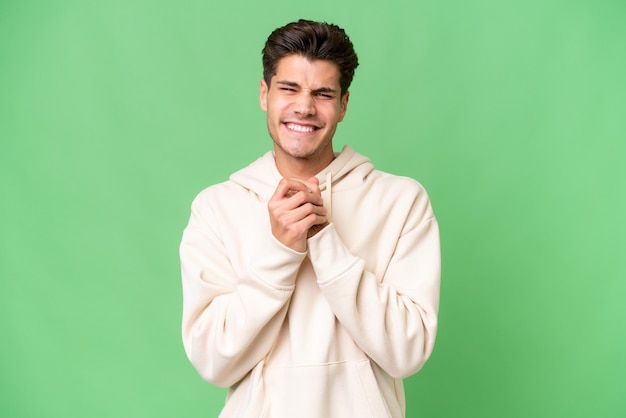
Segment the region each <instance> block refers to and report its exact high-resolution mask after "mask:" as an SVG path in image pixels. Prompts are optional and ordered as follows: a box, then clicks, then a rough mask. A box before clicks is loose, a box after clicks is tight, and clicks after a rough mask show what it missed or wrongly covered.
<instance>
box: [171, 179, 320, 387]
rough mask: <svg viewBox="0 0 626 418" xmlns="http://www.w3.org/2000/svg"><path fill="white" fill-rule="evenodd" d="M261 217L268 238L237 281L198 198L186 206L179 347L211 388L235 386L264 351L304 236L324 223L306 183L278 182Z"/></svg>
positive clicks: (279, 318)
mask: <svg viewBox="0 0 626 418" xmlns="http://www.w3.org/2000/svg"><path fill="white" fill-rule="evenodd" d="M268 211H269V219H270V223H271V226H272V235H269V234H268V236H267V237H266V238H265V239H264V240H262V243H261V244H262V245H259V247H258V251H256V252H255V254H254V258H253V259H252V260H251V261H250V263H249V264H248V265H247V266H246V267H247V268H246V270H245V272H244V273H243V274H237V273H236V272H235V269H234V268H233V266H232V265H231V262H230V257H229V254H228V253H227V251H226V249H225V248H224V245H223V244H222V241H221V239H220V237H219V234H218V233H217V230H216V229H217V228H216V225H218V223H219V222H220V220H219V219H216V218H215V216H214V214H213V211H212V210H211V207H210V204H209V198H208V197H207V196H206V195H201V196H199V197H198V198H197V199H196V200H195V201H194V203H193V205H192V214H191V218H190V220H189V224H188V226H187V228H186V229H185V232H184V234H183V239H182V243H181V246H180V256H181V266H182V276H183V342H184V346H185V350H186V352H187V355H188V357H189V359H190V360H191V362H192V364H193V365H194V366H195V367H196V369H197V370H198V372H199V373H200V374H201V375H202V377H203V378H204V379H206V380H207V381H209V382H211V383H213V384H215V385H218V386H222V387H228V386H231V385H233V384H234V383H236V382H237V381H239V380H240V379H241V378H243V377H244V376H245V375H246V374H247V373H248V372H249V371H250V370H251V369H252V368H253V367H254V366H255V365H256V364H257V363H258V362H259V361H261V360H262V359H263V357H265V356H266V355H267V353H268V352H269V351H270V350H271V348H272V346H273V344H274V342H275V340H276V337H277V335H278V332H279V330H280V327H281V325H282V323H283V321H284V318H285V315H286V313H287V308H288V303H287V301H288V300H289V298H290V297H291V295H292V293H293V290H294V287H295V279H296V275H297V273H298V269H299V268H300V265H301V263H302V261H303V260H304V258H305V256H306V253H305V251H306V238H307V233H308V231H309V229H310V228H311V227H312V226H313V225H319V224H325V223H326V217H325V212H326V209H324V207H323V206H322V200H321V195H320V193H319V189H318V188H317V184H315V183H311V182H309V181H298V180H290V179H284V180H283V181H281V182H280V184H279V185H278V187H277V188H276V191H275V193H274V195H273V196H272V198H271V199H270V201H269V203H268ZM222 221H223V220H222Z"/></svg>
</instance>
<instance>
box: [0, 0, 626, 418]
mask: <svg viewBox="0 0 626 418" xmlns="http://www.w3.org/2000/svg"><path fill="white" fill-rule="evenodd" d="M300 17H306V18H311V19H318V20H326V21H330V22H334V23H338V24H339V25H341V26H343V27H345V29H346V30H347V32H348V33H349V35H350V36H351V38H352V40H353V42H354V44H355V46H356V49H357V53H358V54H359V57H360V62H361V66H360V68H358V70H357V74H356V77H355V81H354V83H353V86H352V88H351V101H350V106H349V111H348V114H347V117H346V120H345V121H344V123H342V124H341V125H340V128H339V130H338V133H337V136H336V141H335V144H336V148H339V147H340V146H341V145H343V144H345V143H349V144H351V145H353V146H354V147H355V148H356V149H357V150H358V151H360V152H361V153H363V154H365V155H368V156H369V157H371V159H372V160H373V162H374V163H375V165H376V166H377V167H378V168H380V169H383V170H385V171H390V172H393V173H397V174H402V175H407V176H411V177H414V178H416V179H418V180H419V181H420V182H422V183H423V184H424V185H425V186H426V188H427V189H428V191H429V193H430V196H431V199H432V203H433V206H434V209H435V212H436V214H437V216H438V218H439V222H440V225H441V236H442V251H443V282H442V302H441V312H440V332H439V337H438V341H437V345H436V347H435V352H434V354H433V356H432V358H431V360H430V361H429V362H428V363H427V365H426V366H425V367H424V369H423V370H422V371H421V372H420V373H418V374H417V375H415V376H413V377H411V378H409V379H408V380H407V381H406V391H407V404H408V417H442V418H450V417H498V418H500V417H550V418H552V417H625V416H626V326H625V325H624V323H625V320H626V303H624V298H625V296H626V280H625V279H626V268H625V265H626V264H625V262H624V258H625V256H626V238H625V236H626V223H625V222H624V215H625V214H626V187H625V186H624V181H625V180H626V105H625V101H626V82H625V78H626V24H625V23H624V22H626V3H625V2H624V1H623V0H615V1H611V0H604V1H593V0H589V1H577V0H572V1H566V0H554V1H538V0H527V1H521V0H520V1H496V0H469V1H456V2H455V1H445V0H444V1H438V2H434V1H423V0H406V1H391V2H384V1H381V2H379V1H377V2H370V3H367V2H362V1H356V0H350V1H341V2H337V1H335V0H332V1H331V0H322V1H317V2H314V3H308V4H305V3H302V2H287V1H278V0H272V1H270V2H252V1H248V2H209V1H199V0H179V1H176V2H174V1H165V0H159V1H148V0H124V1H122V0H112V1H100V2H86V1H73V0H56V1H54V2H45V1H38V2H36V1H32V0H20V1H18V0H0V185H1V196H0V228H1V229H0V250H1V253H0V256H1V259H0V416H2V417H131V418H134V417H179V416H184V417H204V416H208V417H215V416H217V413H218V410H219V408H220V405H222V402H223V396H224V394H225V391H224V390H221V389H217V388H214V387H212V386H211V385H209V384H207V383H205V382H203V381H202V380H201V378H200V377H199V376H198V375H197V374H196V372H195V371H194V370H193V368H192V366H191V365H190V364H189V362H188V361H187V359H186V357H185V355H184V352H183V349H182V343H181V338H180V316H181V289H180V275H179V264H178V243H179V240H180V236H181V232H182V229H183V228H184V226H185V224H186V222H187V218H188V215H189V208H190V203H191V200H192V198H193V197H194V196H195V194H196V193H198V192H199V191H200V190H201V189H202V188H204V187H206V186H208V185H210V184H212V183H215V182H218V181H222V180H225V179H226V178H227V177H228V175H229V174H230V173H231V172H233V171H235V170H237V169H239V168H241V167H243V166H244V165H247V164H248V163H249V162H251V161H252V160H254V159H256V158H257V157H258V156H260V155H261V154H262V153H264V152H265V151H267V150H269V149H270V147H271V141H270V139H269V137H268V135H267V133H266V128H265V119H264V114H263V113H262V111H261V110H260V109H259V105H258V83H259V79H260V77H261V62H260V51H261V48H262V46H263V42H264V40H265V38H266V37H267V35H268V34H269V33H270V32H271V30H273V29H274V28H276V27H278V26H281V25H283V24H285V23H287V22H288V21H291V20H295V19H297V18H300Z"/></svg>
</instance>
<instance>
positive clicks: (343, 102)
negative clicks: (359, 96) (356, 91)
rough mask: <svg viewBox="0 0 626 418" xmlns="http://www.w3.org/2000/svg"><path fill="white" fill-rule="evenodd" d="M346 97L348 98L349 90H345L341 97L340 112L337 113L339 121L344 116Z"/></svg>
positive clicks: (346, 108) (346, 109) (346, 107)
mask: <svg viewBox="0 0 626 418" xmlns="http://www.w3.org/2000/svg"><path fill="white" fill-rule="evenodd" d="M348 99H350V92H349V91H347V92H346V93H345V94H344V95H343V97H342V98H341V113H340V114H339V122H341V121H342V120H343V118H344V116H346V112H347V111H348Z"/></svg>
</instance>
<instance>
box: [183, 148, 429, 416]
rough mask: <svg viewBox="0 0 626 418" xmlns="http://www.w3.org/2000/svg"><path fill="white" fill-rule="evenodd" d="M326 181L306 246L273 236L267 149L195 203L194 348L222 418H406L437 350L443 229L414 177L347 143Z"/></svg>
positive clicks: (186, 334)
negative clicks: (410, 397) (409, 387)
mask: <svg viewBox="0 0 626 418" xmlns="http://www.w3.org/2000/svg"><path fill="white" fill-rule="evenodd" d="M335 155H336V157H335V159H334V160H333V161H332V163H331V164H330V165H329V166H328V167H327V168H326V169H325V170H323V171H322V172H321V173H319V174H318V175H317V177H318V179H319V182H320V189H321V192H322V197H323V199H324V206H325V207H326V208H327V209H328V212H329V217H330V224H329V225H327V226H326V227H325V228H324V229H322V230H321V231H320V232H319V233H317V234H316V235H315V236H313V237H312V238H309V239H308V240H307V247H308V248H307V251H306V252H304V253H300V252H297V251H294V250H292V249H290V248H288V247H286V246H284V245H282V244H281V243H280V242H279V241H278V240H276V239H275V238H274V236H273V235H272V233H271V227H270V221H269V213H268V208H267V203H268V200H269V199H270V197H271V196H272V195H273V193H274V191H275V189H276V186H277V185H278V183H279V181H280V180H281V175H280V174H279V172H278V170H277V168H276V164H275V161H274V156H273V153H272V152H268V153H267V154H265V155H264V156H263V157H261V158H259V159H258V160H257V161H255V162H253V163H252V164H250V165H249V166H248V167H246V168H244V169H242V170H240V171H238V172H236V173H234V174H233V175H232V176H231V177H230V179H229V181H226V182H223V183H220V184H217V185H214V186H211V187H209V188H207V189H205V190H204V191H202V192H201V193H200V194H199V195H198V196H197V197H196V199H195V200H194V202H193V204H192V212H191V218H190V220H189V224H188V225H187V227H186V228H185V231H184V233H183V238H182V242H181V246H180V256H181V265H182V278H183V324H182V335H183V344H184V347H185V351H186V353H187V356H188V357H189V359H190V361H191V362H192V364H193V365H194V367H195V368H196V369H197V370H198V372H199V373H200V375H201V376H202V377H203V378H204V379H205V380H207V381H208V382H210V383H212V384H214V385H217V386H220V387H228V388H230V389H229V392H228V395H227V398H226V403H225V406H224V409H223V410H222V412H221V415H220V417H223V418H231V417H243V418H257V417H270V418H295V417H298V418H309V417H310V418H334V417H339V418H346V417H359V418H369V417H371V418H381V417H394V418H400V417H404V416H405V394H404V388H403V384H402V379H403V378H405V377H407V376H410V375H412V374H414V373H415V372H417V371H418V370H419V369H420V368H421V367H422V365H423V364H424V362H425V361H426V360H427V359H428V357H429V355H430V354H431V352H432V349H433V345H434V342H435V334H436V330H437V311H438V306H439V283H440V249H439V230H438V226H437V221H436V219H435V217H434V215H433V212H432V209H431V205H430V202H429V199H428V196H427V194H426V192H425V190H424V189H423V187H422V186H421V185H420V184H419V183H417V182H416V181H414V180H412V179H409V178H406V177H398V176H394V175H391V174H388V173H384V172H381V171H378V170H375V169H374V167H373V165H372V164H371V162H370V161H369V160H368V159H367V158H366V157H364V156H362V155H360V154H358V153H356V152H355V151H354V150H353V149H352V148H350V147H349V146H346V147H344V149H343V150H342V152H341V153H337V154H335Z"/></svg>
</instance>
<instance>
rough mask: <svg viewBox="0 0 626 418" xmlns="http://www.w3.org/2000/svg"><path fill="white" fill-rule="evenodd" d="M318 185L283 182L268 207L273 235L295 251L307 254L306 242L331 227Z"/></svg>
mask: <svg viewBox="0 0 626 418" xmlns="http://www.w3.org/2000/svg"><path fill="white" fill-rule="evenodd" d="M323 205H324V202H323V200H322V194H321V193H320V189H319V181H318V180H317V178H316V177H311V178H310V179H308V180H299V179H282V180H281V181H280V183H278V187H277V188H276V191H275V192H274V195H273V196H272V198H271V199H270V201H269V203H268V205H267V207H268V209H269V214H270V223H271V225H272V234H273V235H274V237H276V239H277V240H278V241H280V242H281V243H282V244H283V245H285V246H287V247H289V248H291V249H292V250H295V251H299V252H305V251H306V240H307V238H310V237H312V236H313V235H315V234H316V233H318V232H319V231H320V230H321V229H322V228H324V227H325V226H326V225H328V221H327V219H326V208H324V206H323Z"/></svg>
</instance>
